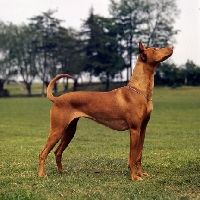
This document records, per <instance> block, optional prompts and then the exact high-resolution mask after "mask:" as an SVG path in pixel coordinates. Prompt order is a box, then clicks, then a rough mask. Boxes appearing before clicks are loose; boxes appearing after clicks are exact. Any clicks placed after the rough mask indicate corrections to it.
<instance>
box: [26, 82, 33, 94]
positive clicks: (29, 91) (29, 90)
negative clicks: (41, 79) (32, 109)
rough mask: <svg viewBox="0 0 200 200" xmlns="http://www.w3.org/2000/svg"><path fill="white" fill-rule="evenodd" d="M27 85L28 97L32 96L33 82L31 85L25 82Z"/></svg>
mask: <svg viewBox="0 0 200 200" xmlns="http://www.w3.org/2000/svg"><path fill="white" fill-rule="evenodd" d="M25 85H26V90H27V96H31V85H32V82H30V83H28V82H25Z"/></svg>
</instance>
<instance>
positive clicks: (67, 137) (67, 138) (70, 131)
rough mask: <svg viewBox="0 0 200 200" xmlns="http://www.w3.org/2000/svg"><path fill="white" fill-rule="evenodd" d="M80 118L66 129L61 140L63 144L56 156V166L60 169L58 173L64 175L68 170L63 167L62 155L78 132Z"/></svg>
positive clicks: (58, 148)
mask: <svg viewBox="0 0 200 200" xmlns="http://www.w3.org/2000/svg"><path fill="white" fill-rule="evenodd" d="M78 120H79V118H75V119H74V120H73V121H72V122H71V123H70V124H69V125H68V127H67V128H66V130H65V132H64V133H63V136H62V138H61V142H60V144H59V146H58V147H57V149H56V150H55V152H54V153H55V156H56V164H57V167H58V171H59V172H61V173H63V172H66V170H64V169H63V167H62V163H61V160H62V153H63V151H64V150H65V149H66V148H67V146H68V144H69V143H70V142H71V140H72V138H73V137H74V134H75V132H76V126H77V122H78Z"/></svg>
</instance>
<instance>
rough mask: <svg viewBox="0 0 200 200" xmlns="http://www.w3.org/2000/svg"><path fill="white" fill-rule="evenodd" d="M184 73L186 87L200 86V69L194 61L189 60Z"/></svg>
mask: <svg viewBox="0 0 200 200" xmlns="http://www.w3.org/2000/svg"><path fill="white" fill-rule="evenodd" d="M183 72H184V78H185V84H186V85H190V86H192V85H193V86H197V85H200V68H199V67H198V66H197V65H196V64H195V63H194V62H193V61H191V60H187V62H186V64H185V65H184V66H183Z"/></svg>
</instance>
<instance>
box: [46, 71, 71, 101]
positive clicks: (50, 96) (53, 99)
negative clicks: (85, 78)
mask: <svg viewBox="0 0 200 200" xmlns="http://www.w3.org/2000/svg"><path fill="white" fill-rule="evenodd" d="M62 77H67V78H73V77H72V76H70V75H68V74H60V75H58V76H56V77H55V78H54V79H53V80H51V82H50V83H49V85H48V87H47V98H48V99H49V100H50V101H53V102H54V101H55V99H56V97H54V96H53V94H52V87H53V85H54V84H55V82H56V81H57V80H59V79H60V78H62Z"/></svg>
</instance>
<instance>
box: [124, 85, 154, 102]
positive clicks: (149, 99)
mask: <svg viewBox="0 0 200 200" xmlns="http://www.w3.org/2000/svg"><path fill="white" fill-rule="evenodd" d="M126 87H127V88H129V89H131V90H133V91H134V92H136V93H138V94H140V95H142V96H143V97H144V98H145V99H147V100H148V101H152V99H151V98H148V97H147V96H146V95H145V94H143V93H142V92H139V91H138V90H136V89H135V88H134V87H131V86H130V85H127V86H126Z"/></svg>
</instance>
